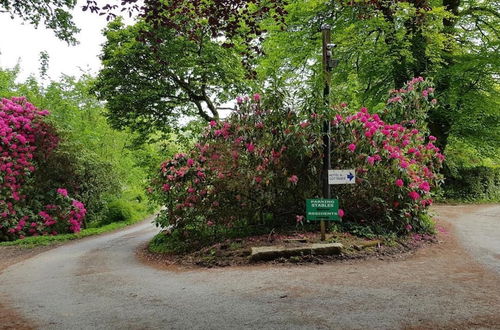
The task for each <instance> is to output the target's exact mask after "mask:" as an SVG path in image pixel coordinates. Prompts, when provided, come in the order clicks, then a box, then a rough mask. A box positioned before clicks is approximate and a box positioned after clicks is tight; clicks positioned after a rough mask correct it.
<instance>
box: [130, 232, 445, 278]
mask: <svg viewBox="0 0 500 330" xmlns="http://www.w3.org/2000/svg"><path fill="white" fill-rule="evenodd" d="M167 235H168V234H167ZM326 238H327V239H326V241H325V242H326V243H341V244H342V245H343V246H344V248H343V252H342V253H341V254H340V255H311V254H305V255H302V256H295V257H290V258H279V259H275V260H271V261H252V260H250V257H249V256H250V254H251V248H252V247H259V246H271V245H277V246H284V247H300V246H301V245H305V244H310V243H319V242H321V240H320V236H319V234H318V233H315V232H307V233H304V232H300V233H299V232H296V233H293V232H292V233H288V234H286V235H284V234H281V235H280V234H270V235H260V236H252V237H247V238H244V239H228V240H226V241H224V242H221V243H217V244H214V245H212V246H209V247H206V248H204V249H202V250H200V251H196V252H193V253H187V254H172V253H153V252H150V251H149V250H148V246H147V245H143V246H141V247H140V248H139V249H138V250H137V257H138V258H139V260H141V261H142V262H143V263H146V264H148V265H149V266H153V267H155V268H165V269H170V270H171V269H172V267H180V268H179V270H180V269H182V268H186V269H193V268H212V267H228V266H249V265H256V264H264V263H267V264H283V265H290V264H297V265H301V264H304V265H305V264H311V263H313V264H323V263H328V262H338V261H345V260H356V259H370V258H377V259H382V260H383V259H403V258H406V257H408V256H409V255H411V254H413V253H414V252H415V251H416V250H417V249H419V248H421V247H423V246H426V245H429V244H434V243H437V242H438V239H437V236H433V235H425V236H423V237H422V236H420V235H418V236H417V237H407V238H402V239H397V240H390V239H383V238H379V239H366V238H362V237H357V236H353V235H350V234H348V233H330V234H327V236H326Z"/></svg>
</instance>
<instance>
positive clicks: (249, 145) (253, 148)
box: [247, 142, 255, 152]
mask: <svg viewBox="0 0 500 330" xmlns="http://www.w3.org/2000/svg"><path fill="white" fill-rule="evenodd" d="M254 150H255V146H254V144H253V143H251V142H250V143H248V144H247V151H248V152H253V151H254Z"/></svg>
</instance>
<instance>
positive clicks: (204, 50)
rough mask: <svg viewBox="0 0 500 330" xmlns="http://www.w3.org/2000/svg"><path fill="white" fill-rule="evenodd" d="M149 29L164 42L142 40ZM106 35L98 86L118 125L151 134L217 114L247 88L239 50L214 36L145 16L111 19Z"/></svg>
mask: <svg viewBox="0 0 500 330" xmlns="http://www.w3.org/2000/svg"><path fill="white" fill-rule="evenodd" d="M144 30H146V31H148V32H149V33H154V35H155V38H156V39H157V40H159V41H160V42H159V43H156V44H154V46H151V45H149V44H147V43H144V42H140V41H138V40H137V39H138V38H140V37H141V33H143V31H144ZM104 35H105V36H106V43H105V44H104V48H103V53H102V55H101V60H102V63H103V69H102V70H101V71H100V73H99V75H98V78H97V80H96V82H95V90H96V91H97V94H98V95H99V97H100V98H101V99H104V100H106V101H107V106H108V109H109V114H108V118H109V120H110V123H111V124H112V125H113V127H115V128H120V129H123V128H127V127H129V128H131V129H132V130H134V131H138V132H140V133H141V134H142V135H151V134H154V133H155V132H158V131H159V132H169V131H171V130H172V128H178V127H179V126H180V122H179V121H181V120H182V119H183V118H185V117H186V116H190V117H198V118H202V119H203V120H205V121H209V120H212V119H217V118H218V117H219V112H218V108H219V107H220V106H221V104H223V103H224V102H226V101H227V100H228V99H230V98H233V97H234V94H235V93H237V92H239V91H241V90H242V85H241V80H242V79H243V75H244V71H243V68H242V65H241V59H240V57H239V56H238V55H237V52H236V51H235V50H234V49H228V48H224V47H222V46H221V45H220V44H219V43H217V42H214V41H212V40H211V38H210V37H208V36H205V35H202V36H200V39H199V40H191V39H189V38H186V37H183V36H179V35H178V34H176V32H175V30H173V29H168V28H159V29H157V30H153V29H151V28H150V27H149V26H147V25H146V23H144V22H142V21H140V22H139V23H137V24H135V25H133V26H127V27H126V26H125V25H124V24H123V23H122V22H121V20H115V21H113V22H111V23H110V24H109V25H108V28H107V29H106V30H105V31H104Z"/></svg>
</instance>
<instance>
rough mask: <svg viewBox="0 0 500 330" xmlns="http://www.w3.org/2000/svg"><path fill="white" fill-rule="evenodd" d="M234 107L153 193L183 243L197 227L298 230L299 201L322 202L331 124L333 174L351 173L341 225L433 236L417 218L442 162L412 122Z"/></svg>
mask: <svg viewBox="0 0 500 330" xmlns="http://www.w3.org/2000/svg"><path fill="white" fill-rule="evenodd" d="M418 82H420V80H418V81H415V82H414V83H418ZM401 93H406V91H403V92H401ZM414 96H415V97H428V95H422V93H418V94H415V95H414ZM409 100H411V98H409ZM237 102H238V104H239V107H238V109H237V111H235V112H234V113H233V114H232V115H231V116H229V117H228V118H226V119H225V120H224V121H223V122H215V121H212V122H210V125H209V127H208V128H207V129H206V132H205V133H204V135H203V136H202V138H201V139H200V140H199V143H198V144H196V146H195V148H194V149H193V150H191V151H190V152H189V153H187V154H177V155H176V156H175V157H174V158H173V159H170V160H167V161H165V162H164V163H163V164H162V165H161V169H160V172H159V176H158V178H157V179H155V180H154V182H153V187H152V188H151V190H150V191H151V192H152V193H153V195H154V196H155V198H156V199H157V200H158V201H160V202H161V203H162V204H163V205H165V210H164V211H163V212H162V214H161V215H160V216H159V217H158V219H157V222H158V224H159V225H160V226H162V227H166V226H168V225H174V226H175V227H176V228H177V229H178V230H183V229H189V230H185V231H183V235H187V236H186V237H185V239H186V240H188V239H189V237H188V236H189V235H191V234H190V233H192V232H196V229H197V228H198V230H199V231H203V230H205V228H209V227H225V228H232V227H234V226H235V224H236V223H241V222H244V223H246V224H247V225H255V224H262V225H267V226H280V225H281V226H293V225H296V223H297V222H301V221H303V219H304V216H303V213H304V200H305V199H306V198H314V197H318V196H320V191H319V190H320V189H319V187H320V184H319V183H320V173H321V161H322V135H321V131H322V125H323V122H324V121H325V120H329V121H331V123H332V126H333V128H332V134H331V140H332V145H333V146H334V147H333V151H332V166H333V168H340V169H341V168H354V169H356V174H357V184H356V185H345V186H341V187H336V188H335V190H334V195H337V196H338V197H339V199H340V204H341V207H342V210H341V211H340V212H339V214H341V216H343V220H345V221H347V222H352V223H354V224H357V225H358V226H369V227H370V228H371V231H372V232H374V233H379V232H384V233H385V232H394V233H407V232H408V231H416V232H419V231H428V230H429V228H428V226H427V224H426V223H424V222H422V221H421V218H422V217H423V216H425V215H426V213H427V209H428V207H429V205H430V204H431V203H432V193H431V189H433V188H435V187H437V186H439V184H440V183H441V176H440V175H439V174H438V171H439V169H440V167H441V164H442V162H443V160H444V157H443V155H442V154H441V153H440V152H439V149H438V148H437V147H436V146H435V145H434V144H433V142H434V141H435V140H436V139H435V138H434V137H432V136H429V137H426V134H425V131H420V130H419V129H417V128H414V127H412V126H411V125H414V124H415V123H412V122H411V121H405V122H404V124H405V125H404V126H403V125H401V124H388V123H385V122H384V121H382V119H381V118H380V117H379V116H378V115H377V114H370V113H369V112H368V110H367V109H366V108H362V109H361V110H360V111H358V112H355V113H353V112H352V111H351V110H350V109H348V107H347V106H344V107H339V108H336V109H331V110H329V111H328V112H327V113H324V114H316V113H313V114H310V115H304V114H301V113H300V112H295V111H292V110H290V109H281V108H277V109H272V108H271V109H269V108H266V107H264V106H262V104H263V103H262V102H261V97H260V95H258V94H256V95H255V96H254V97H253V99H249V98H246V99H238V100H237ZM193 235H194V234H193Z"/></svg>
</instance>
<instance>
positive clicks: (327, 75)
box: [320, 24, 335, 241]
mask: <svg viewBox="0 0 500 330" xmlns="http://www.w3.org/2000/svg"><path fill="white" fill-rule="evenodd" d="M321 33H322V35H323V84H324V89H323V98H324V104H325V109H328V108H329V107H330V100H329V99H330V97H329V96H330V81H331V77H332V73H331V72H332V69H333V67H334V66H335V61H334V60H333V58H332V49H333V48H334V47H335V45H333V44H332V43H331V27H330V25H328V24H323V25H322V26H321ZM325 115H326V111H325ZM330 133H331V127H330V120H328V117H326V116H325V119H324V122H323V173H322V182H323V198H325V199H330V198H331V192H330V185H329V183H328V170H330V169H331V160H330V153H331V142H330ZM320 226H321V240H322V241H324V240H325V239H326V234H325V231H326V230H325V220H321V222H320Z"/></svg>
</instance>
